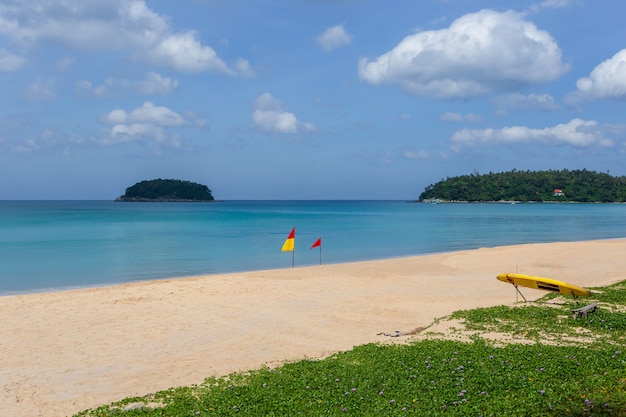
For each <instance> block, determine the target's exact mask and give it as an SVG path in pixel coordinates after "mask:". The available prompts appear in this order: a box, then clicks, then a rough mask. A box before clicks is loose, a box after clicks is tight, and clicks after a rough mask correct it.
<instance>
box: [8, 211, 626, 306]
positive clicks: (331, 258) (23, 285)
mask: <svg viewBox="0 0 626 417" xmlns="http://www.w3.org/2000/svg"><path fill="white" fill-rule="evenodd" d="M292 227H295V228H296V240H295V252H294V255H295V266H296V267H298V266H304V265H316V264H319V262H320V251H319V248H315V249H313V250H311V249H309V248H310V246H311V245H312V244H313V242H314V241H315V240H316V239H317V238H318V237H321V238H322V262H323V263H325V264H327V263H339V262H349V261H360V260H369V259H384V258H391V257H402V256H410V255H420V254H427V253H435V252H448V251H454V250H460V249H473V248H479V247H493V246H502V245H511V244H519V243H532V242H555V241H577V240H591V239H610V238H622V237H626V204H422V203H410V202H404V201H225V202H219V203H114V202H109V201H0V295H6V294H16V293H27V292H37V291H48V290H56V289H65V288H76V287H89V286H99V285H109V284H114V283H122V282H130V281H139V280H148V279H159V278H166V277H180V276H190V275H199V274H216V273H224V272H236V271H248V270H257V269H274V268H290V267H291V261H292V257H291V255H292V254H291V253H290V252H282V251H281V247H282V244H283V243H284V241H285V239H286V238H287V235H288V234H289V232H290V231H291V228H292Z"/></svg>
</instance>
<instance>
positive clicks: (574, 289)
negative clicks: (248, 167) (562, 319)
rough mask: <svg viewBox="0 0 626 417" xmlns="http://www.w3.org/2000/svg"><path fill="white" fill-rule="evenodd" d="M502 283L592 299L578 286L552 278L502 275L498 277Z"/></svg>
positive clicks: (588, 292)
mask: <svg viewBox="0 0 626 417" xmlns="http://www.w3.org/2000/svg"><path fill="white" fill-rule="evenodd" d="M497 278H498V279H499V280H500V281H502V282H508V283H509V284H513V285H515V286H520V287H527V288H534V289H536V290H544V291H552V292H558V293H561V294H566V295H573V296H574V297H590V296H591V291H589V290H588V289H586V288H582V287H579V286H577V285H573V284H568V283H567V282H563V281H558V280H556V279H552V278H542V277H535V276H532V275H523V274H500V275H498V277H497Z"/></svg>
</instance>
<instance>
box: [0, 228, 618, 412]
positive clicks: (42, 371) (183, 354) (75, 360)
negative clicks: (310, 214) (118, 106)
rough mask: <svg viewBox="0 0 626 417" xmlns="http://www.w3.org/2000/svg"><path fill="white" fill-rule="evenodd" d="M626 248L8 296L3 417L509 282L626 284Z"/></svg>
mask: <svg viewBox="0 0 626 417" xmlns="http://www.w3.org/2000/svg"><path fill="white" fill-rule="evenodd" d="M625 250H626V239H624V238H621V239H608V240H593V241H581V242H559V243H531V244H523V245H514V246H501V247H493V248H480V249H473V250H464V251H458V252H445V253H437V254H427V255H419V256H410V257H401V258H392V259H384V260H376V261H362V262H351V263H341V264H329V265H321V266H320V265H315V266H302V267H297V268H293V269H292V268H289V269H278V270H265V271H248V272H241V273H229V274H217V275H206V276H195V277H180V278H173V279H159V280H154V281H140V282H132V283H127V284H116V285H111V286H105V287H89V288H80V289H73V290H64V291H59V292H38V293H28V294H20V295H5V296H1V297H0V320H2V321H3V328H4V329H5V335H6V337H5V338H4V340H2V341H0V352H2V355H1V356H0V357H1V358H2V359H0V362H1V363H0V365H1V366H0V381H2V389H1V391H0V415H11V416H65V415H72V414H74V413H77V412H79V411H81V410H83V409H86V408H93V407H96V406H98V405H101V404H108V403H110V402H113V401H117V400H120V399H122V398H125V397H129V396H141V395H145V394H148V393H150V392H155V391H159V390H162V389H167V388H170V387H174V386H181V385H191V384H198V383H201V382H202V381H203V380H204V378H206V377H209V376H220V375H226V374H229V373H231V372H236V371H246V370H250V369H255V368H259V367H261V366H263V365H267V366H270V367H272V366H277V365H280V364H281V363H284V362H287V361H293V360H298V359H303V358H323V357H326V356H328V355H330V354H332V353H335V352H338V351H343V350H349V349H351V348H352V347H354V346H356V345H361V344H365V343H371V342H386V341H389V338H388V337H386V336H382V335H379V334H378V333H380V332H386V333H392V332H394V331H396V330H399V331H402V332H407V331H410V330H412V329H415V328H417V327H420V326H426V325H428V324H430V323H432V322H433V321H434V320H435V319H437V318H440V317H444V316H447V315H449V314H451V313H452V312H454V311H457V310H462V309H472V308H478V307H488V306H494V305H501V304H512V303H514V302H515V301H516V293H515V290H514V288H513V287H512V286H511V285H509V284H504V283H501V282H498V281H497V279H496V275H497V274H500V273H505V272H519V273H525V274H529V275H538V276H544V277H551V278H554V279H559V280H563V281H566V282H569V283H572V284H576V285H579V286H582V287H598V286H604V285H609V284H612V283H614V282H617V281H620V280H623V279H624V276H623V269H624V261H622V260H621V259H622V254H623V253H624V251H625ZM522 291H523V292H524V294H525V295H526V297H527V298H528V299H529V300H535V299H537V298H539V297H541V296H543V295H544V294H545V292H543V291H538V290H531V289H526V288H524V289H522ZM403 339H405V340H410V338H403Z"/></svg>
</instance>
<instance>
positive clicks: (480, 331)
mask: <svg viewBox="0 0 626 417" xmlns="http://www.w3.org/2000/svg"><path fill="white" fill-rule="evenodd" d="M593 290H594V294H593V296H592V299H591V300H589V302H598V303H599V308H598V310H597V311H596V312H595V313H593V314H591V315H589V316H588V317H586V318H578V319H575V318H573V317H572V315H571V313H570V310H571V309H572V308H575V306H574V303H573V302H572V300H571V299H570V300H564V299H563V298H562V297H555V296H554V295H548V296H546V297H544V298H543V299H541V300H540V302H539V303H520V304H516V305H514V306H510V307H508V306H498V307H492V308H481V309H474V310H464V311H458V312H455V313H454V314H452V315H451V316H450V317H447V318H443V319H442V320H455V321H456V322H459V323H461V324H462V329H460V330H459V332H462V333H463V334H464V335H465V336H466V340H446V339H441V338H439V337H433V338H429V337H428V334H426V335H422V338H421V339H420V340H417V341H412V342H411V341H409V342H408V343H406V344H367V345H363V346H358V347H355V348H354V349H352V350H350V351H347V352H340V353H337V354H335V355H332V356H331V357H328V358H326V359H323V360H302V361H298V362H294V363H288V364H285V365H283V366H281V367H278V368H273V369H270V368H262V369H259V370H254V371H250V372H247V373H235V374H231V375H228V376H226V377H221V378H207V379H206V380H205V381H204V383H203V384H200V385H197V386H190V387H179V388H172V389H169V390H165V391H161V392H157V393H154V394H150V395H148V396H145V397H139V398H127V399H124V400H122V401H120V402H117V403H114V404H111V405H107V406H102V407H99V408H96V409H92V410H86V411H83V412H81V413H79V414H77V415H76V416H77V417H88V416H89V417H103V416H129V417H131V416H177V417H178V416H181V417H182V416H189V417H193V416H229V415H242V416H416V415H417V416H626V346H625V345H626V342H625V336H626V312H625V308H626V282H622V283H618V284H615V285H613V286H610V287H603V288H597V289H593ZM493 332H497V333H504V334H507V335H509V336H510V337H511V339H507V340H506V341H505V342H503V341H502V340H499V341H495V340H492V339H489V338H488V337H487V335H488V334H492V333H493Z"/></svg>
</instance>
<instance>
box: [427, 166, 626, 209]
mask: <svg viewBox="0 0 626 417" xmlns="http://www.w3.org/2000/svg"><path fill="white" fill-rule="evenodd" d="M424 200H443V201H470V202H478V201H521V202H528V201H534V202H557V201H559V202H580V203H611V202H625V201H626V177H624V176H621V177H612V176H611V175H609V174H608V173H607V174H604V173H598V172H595V171H588V170H586V169H583V170H572V171H570V170H567V169H563V170H560V171H556V170H550V171H517V170H513V171H509V172H502V173H496V174H494V173H492V172H490V173H489V174H484V175H479V174H471V175H462V176H459V177H453V178H447V179H446V180H441V181H440V182H438V183H436V184H431V185H429V186H428V187H426V189H425V190H424V192H423V193H422V194H421V195H420V197H419V201H424Z"/></svg>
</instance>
